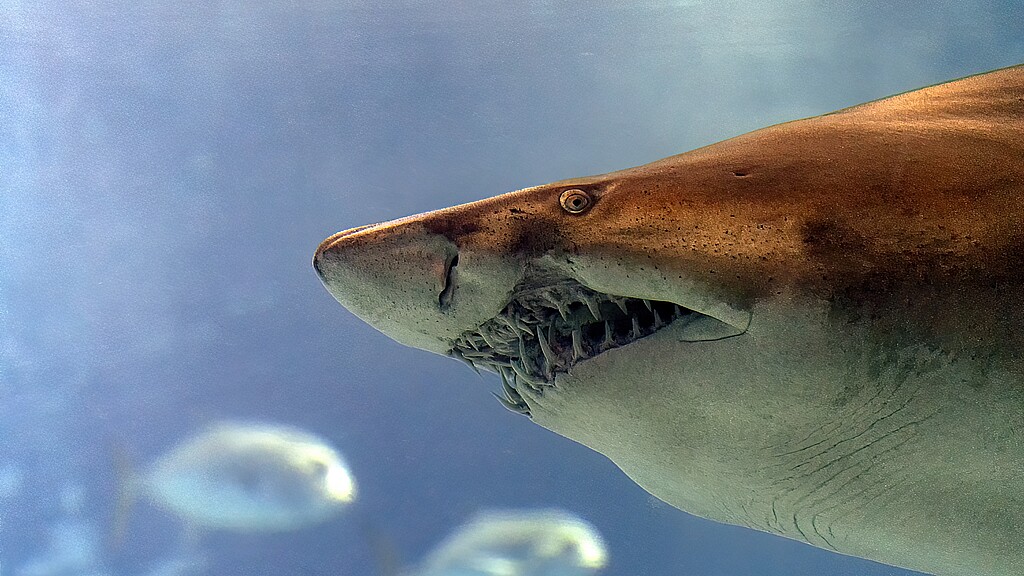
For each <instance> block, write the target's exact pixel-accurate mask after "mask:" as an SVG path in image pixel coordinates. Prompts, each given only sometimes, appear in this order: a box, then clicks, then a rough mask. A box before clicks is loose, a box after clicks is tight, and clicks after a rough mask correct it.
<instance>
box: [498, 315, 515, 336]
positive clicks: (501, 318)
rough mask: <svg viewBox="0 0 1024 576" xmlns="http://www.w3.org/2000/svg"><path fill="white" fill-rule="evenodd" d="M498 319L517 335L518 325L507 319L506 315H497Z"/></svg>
mask: <svg viewBox="0 0 1024 576" xmlns="http://www.w3.org/2000/svg"><path fill="white" fill-rule="evenodd" d="M498 319H499V320H501V321H502V322H504V323H505V325H506V326H508V327H509V328H510V329H511V330H512V332H513V333H514V334H515V335H516V336H518V335H519V327H518V326H516V325H515V324H514V323H513V322H512V321H511V320H509V319H508V317H506V316H498Z"/></svg>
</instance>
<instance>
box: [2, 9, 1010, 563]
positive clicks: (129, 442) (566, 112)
mask: <svg viewBox="0 0 1024 576" xmlns="http://www.w3.org/2000/svg"><path fill="white" fill-rule="evenodd" d="M1022 15H1024V2H1021V1H1019V0H1018V1H1005V0H1004V1H995V0H992V1H978V2H964V1H954V0H941V1H935V2H889V1H866V2H815V1H795V0H781V1H773V2H754V1H728V0H726V1H720V2H712V1H710V0H706V1H699V0H677V1H661V0H657V1H644V2H622V1H606V0H587V1H582V0H580V1H565V2H555V1H541V0H521V1H515V2H510V1H505V0H502V1H498V0H481V1H469V0H449V1H442V0H397V1H379V2H378V1H369V0H367V1H353V0H337V1H330V2H328V1H320V0H308V1H294V2H283V1H277V0H275V1H267V2H244V1H241V0H225V1H203V2H199V1H178V2H155V1H128V0H121V1H105V0H97V1H91V2H86V1H80V2H76V1H72V2H69V1H60V0H50V1H42V0H41V1H32V0H23V1H19V0H0V576H100V575H111V576H113V575H118V576H120V575H131V576H134V575H149V576H158V575H160V576H172V575H186V574H196V575H198V574H211V575H212V574H217V575H234V574H239V575H241V574H246V575H253V574H258V575H264V574H266V575H277V574H282V575H284V574H289V575H300V576H319V575H325V576H326V575H348V574H352V575H363V574H380V573H381V572H382V571H385V568H386V565H387V564H388V562H389V561H394V562H396V563H398V564H400V565H403V566H407V567H410V568H412V567H414V566H415V564H416V563H417V562H418V561H420V560H421V559H422V558H424V557H425V556H426V555H427V554H428V553H429V551H430V550H431V549H433V548H434V547H435V546H436V545H437V544H438V543H439V542H440V541H441V540H442V539H443V538H444V537H445V536H446V535H448V534H450V533H452V532H453V531H454V530H455V529H457V528H458V527H459V526H460V525H463V524H464V523H465V522H466V521H468V520H469V519H470V518H472V517H473V516H474V515H476V514H478V513H480V512H483V511H488V510H495V509H536V508H558V509H562V510H566V511H569V512H571V513H573V514H576V515H578V516H579V517H581V518H584V519H586V520H587V521H588V522H590V523H591V524H592V525H593V526H594V527H595V528H596V529H597V530H598V531H599V532H600V533H601V534H602V535H603V538H604V540H605V543H606V545H607V549H608V555H609V561H608V564H607V566H606V567H605V568H604V569H603V570H602V571H601V572H600V574H606V575H608V576H647V575H650V576H659V575H684V576H689V575H694V576H790V575H836V576H845V575H850V576H853V575H856V576H882V575H886V576H901V575H909V574H913V573H912V572H909V571H906V570H900V569H896V568H892V567H888V566H883V565H880V564H876V563H872V562H869V561H865V560H860V559H856V558H851V557H844V556H839V555H836V554H830V553H828V552H825V551H823V550H820V549H816V548H812V547H810V546H807V545H803V544H799V543H797V542H793V541H788V540H784V539H782V538H779V537H775V536H770V535H766V534H761V533H758V532H754V531H752V530H746V529H741V528H737V527H732V526H724V525H720V524H715V523H712V522H709V521H705V520H702V519H699V518H695V517H693V516H689V515H687V514H685V513H683V512H681V511H678V510H676V509H674V508H671V507H669V506H667V505H665V504H662V503H660V502H659V501H657V500H656V499H654V498H653V497H651V496H649V495H648V494H647V493H645V492H644V491H643V490H642V489H641V488H639V487H638V486H636V485H635V484H634V483H633V482H632V481H630V480H629V479H628V478H627V477H626V476H625V475H624V474H622V473H621V472H620V471H619V470H618V469H617V468H616V467H615V466H614V465H613V464H612V463H611V462H609V461H608V460H607V459H606V458H604V457H603V456H601V455H599V454H597V453H595V452H592V451H590V450H588V449H586V448H584V447H582V446H579V445H577V444H574V443H572V442H571V441H569V440H566V439H563V438H561V437H558V436H556V435H554V434H553V433H550V432H548V431H546V430H544V429H542V428H540V427H538V426H535V425H533V424H531V423H530V422H529V420H528V419H526V418H523V417H519V416H516V415H514V414H512V413H510V412H508V411H506V410H504V409H503V408H502V407H501V406H500V405H499V403H498V402H496V401H495V400H494V399H493V398H492V396H491V391H495V390H497V389H498V388H497V378H496V377H495V376H493V375H485V377H483V378H480V377H478V376H477V375H475V374H473V373H472V372H471V371H469V370H468V369H466V368H465V367H464V366H463V365H461V364H459V363H457V362H453V361H452V360H450V359H446V358H443V357H440V356H435V355H431V354H428V353H426V352H422V351H418V350H413V349H410V348H404V347H402V346H401V345H399V344H397V343H396V342H393V341H391V340H390V339H388V338H387V337H385V336H384V335H382V334H380V333H378V332H376V331H375V330H373V329H372V328H370V327H369V326H368V325H365V324H363V323H362V322H361V321H359V320H358V319H357V318H355V317H354V316H352V315H351V314H350V313H349V312H347V311H346V310H345V309H343V308H342V307H341V306H339V305H338V304H337V303H336V302H335V301H334V300H333V299H332V298H331V296H330V295H329V294H328V293H327V292H326V290H324V289H323V287H322V286H321V284H320V282H319V280H318V279H317V277H316V274H315V273H314V272H313V270H312V268H311V266H310V259H311V257H312V254H313V251H314V249H315V248H316V246H317V245H318V243H319V242H320V241H321V240H322V239H323V238H325V237H326V236H328V235H330V234H332V233H334V232H336V231H338V230H342V229H345V228H349V227H352V226H356V225H360V224H366V223H370V222H378V221H382V220H388V219H392V218H396V217H400V216H404V215H407V214H412V213H417V212H423V211H427V210H432V209H437V208H441V207H444V206H448V205H452V204H457V203H462V202H468V201H472V200H477V199H480V198H484V197H488V196H492V195H495V194H498V193H501V192H506V191H511V190H515V189H519V188H523V187H527V186H532V185H537V184H542V183H546V182H550V181H556V180H561V179H564V178H570V177H575V176H583V175H587V174H597V173H603V172H609V171H613V170H618V169H621V168H626V167H630V166H634V165H638V164H643V163H646V162H649V161H652V160H656V159H659V158H662V157H664V156H668V155H672V154H676V153H680V152H684V151H687V150H690V149H692V148H696V147H699V146H703V145H706V144H710V143H713V142H716V141H718V140H722V139H725V138H728V137H731V136H735V135H738V134H741V133H744V132H747V131H750V130H753V129H756V128H760V127H763V126H766V125H769V124H773V123H777V122H782V121H786V120H791V119H796V118H801V117H806V116H810V115H816V114H821V113H824V112H829V111H832V110H835V109H838V108H842V107H845V106H850V105H853V104H858V103H861V102H864V101H868V100H872V99H876V98H880V97H884V96H887V95H890V94H893V93H898V92H902V91H906V90H911V89H915V88H918V87H921V86H925V85H929V84H934V83H938V82H942V81H945V80H950V79H953V78H957V77H961V76H965V75H969V74H974V73H980V72H984V71H988V70H991V69H994V68H999V67H1003V66H1009V65H1012V64H1017V63H1020V62H1022V61H1024V16H1022ZM222 420H242V421H249V422H268V423H279V424H283V425H289V426H295V427H299V428H301V429H303V430H307V431H309V432H311V433H313V434H316V435H318V436H319V437H321V438H323V439H325V440H326V441H328V442H330V443H331V444H332V445H333V446H335V447H336V448H337V449H338V450H339V451H340V452H341V453H342V454H343V455H344V458H345V460H346V462H347V464H348V466H349V467H350V469H351V473H352V475H353V476H354V477H355V479H356V482H357V485H358V494H357V496H356V498H355V501H354V502H353V503H352V504H351V505H349V506H348V507H346V508H345V509H344V510H343V511H341V513H339V514H337V515H336V516H334V517H332V518H330V519H328V520H326V521H324V522H322V523H315V524H312V525H308V526H304V527H301V528H299V529H296V530H292V531H286V532H281V533H270V534H267V533H239V532H234V531H204V530H201V529H197V528H195V527H194V526H189V525H188V524H189V523H188V522H187V521H186V519H182V518H179V517H176V516H175V515H173V514H170V513H168V512H167V511H164V510H161V509H159V508H158V507H156V506H153V505H152V503H150V502H146V501H144V500H143V501H139V502H137V503H136V505H135V506H133V507H132V510H131V516H130V518H129V522H128V525H127V531H126V533H125V534H124V535H123V538H121V540H122V541H119V542H113V541H112V538H111V534H112V531H113V530H114V527H113V524H114V522H115V519H114V517H115V509H116V508H117V503H118V499H119V498H120V497H122V496H123V491H124V467H125V465H124V461H125V460H127V461H130V462H133V463H134V465H135V466H136V467H140V468H141V467H144V466H145V464H146V463H148V462H151V461H153V460H154V459H156V458H158V457H159V456H160V455H162V454H165V453H166V452H167V451H168V450H169V449H170V448H171V447H172V446H174V445H176V444H177V443H179V442H181V441H182V440H183V439H184V438H187V437H190V436H192V435H194V434H195V433H197V432H198V431H199V430H202V429H203V428H204V427H207V426H209V425H211V424H212V423H215V422H218V421H222ZM893 521H894V522H898V521H899V519H898V518H894V519H893ZM394 556H397V558H395V557H394Z"/></svg>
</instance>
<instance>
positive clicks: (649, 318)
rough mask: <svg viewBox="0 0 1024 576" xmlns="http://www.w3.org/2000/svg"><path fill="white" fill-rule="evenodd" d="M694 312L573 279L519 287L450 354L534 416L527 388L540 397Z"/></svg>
mask: <svg viewBox="0 0 1024 576" xmlns="http://www.w3.org/2000/svg"><path fill="white" fill-rule="evenodd" d="M692 314H696V312H693V311H692V310H689V309H687V308H683V307H680V306H679V305H677V304H674V303H672V302H662V301H657V300H642V299H639V298H629V297H624V296H614V295H610V294H602V293H600V292H595V291H593V290H591V289H589V288H587V287H585V286H583V285H581V284H579V283H577V282H571V281H570V282H562V283H556V284H549V285H545V286H520V287H517V289H516V290H515V291H514V297H513V298H512V301H511V302H510V303H509V304H508V305H507V306H506V307H505V309H504V310H503V311H502V312H501V314H499V315H498V316H496V317H495V318H493V319H491V320H489V321H487V322H485V323H484V324H482V325H481V326H479V327H478V328H477V329H475V330H470V331H468V332H466V333H464V334H462V335H461V336H459V337H458V338H457V339H456V340H455V342H453V343H452V348H451V350H450V351H449V355H450V356H452V357H453V358H456V359H458V360H461V361H462V362H464V363H466V364H467V365H469V366H470V367H471V368H473V369H474V370H476V371H479V370H480V369H484V370H488V371H491V372H496V373H498V374H499V375H501V378H502V394H500V395H499V394H495V396H497V397H498V399H499V400H500V401H501V403H502V405H504V406H505V407H506V408H508V409H509V410H512V411H513V412H516V413H518V414H526V415H529V407H528V406H527V404H526V402H525V401H524V400H523V397H522V395H521V394H519V392H517V390H519V389H521V387H523V386H525V387H527V388H529V390H530V391H531V392H534V393H542V392H543V389H544V388H545V387H547V386H552V385H553V384H554V381H555V378H556V377H557V376H558V374H561V373H565V372H569V371H570V370H571V369H572V367H573V366H575V365H576V364H578V363H580V362H583V361H585V360H587V359H588V358H592V357H593V356H595V355H597V354H600V353H602V352H605V351H607V350H610V349H612V348H617V347H620V346H625V345H626V344H629V343H630V342H634V341H636V340H639V339H641V338H645V337H647V336H650V335H651V334H653V333H654V332H656V331H658V330H660V329H661V328H664V327H665V326H668V325H669V324H671V323H672V322H673V321H675V320H677V319H679V318H681V317H683V316H689V315H692Z"/></svg>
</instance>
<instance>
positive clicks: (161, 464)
mask: <svg viewBox="0 0 1024 576" xmlns="http://www.w3.org/2000/svg"><path fill="white" fill-rule="evenodd" d="M124 486H125V488H124V489H123V490H122V497H121V498H120V501H121V503H120V505H119V511H118V514H117V519H116V520H115V529H114V534H115V535H116V536H118V537H117V538H115V541H117V540H119V539H120V535H123V532H124V529H125V524H126V519H127V510H128V508H129V506H130V503H131V501H133V500H134V499H135V498H136V496H143V497H146V498H147V499H148V500H150V501H152V502H153V503H154V504H156V505H157V506H159V507H161V508H163V509H165V510H167V511H169V512H171V513H173V514H175V515H177V516H179V517H180V518H182V519H183V520H185V521H186V522H188V523H189V524H191V525H193V526H196V527H198V528H207V529H222V530H234V531H280V530H291V529H295V528H299V527H302V526H305V525H309V524H313V523H316V522H320V521H323V520H326V519H327V518H329V517H331V516H332V515H333V514H335V513H336V512H338V511H339V510H340V509H341V508H342V507H343V506H344V505H345V504H348V503H350V502H352V500H353V499H354V498H355V492H356V490H355V481H354V480H353V478H352V475H351V473H350V472H349V470H348V467H347V466H346V465H345V462H344V460H343V459H342V458H341V455H340V454H338V452H337V451H336V450H335V449H334V448H332V447H331V446H330V445H329V444H328V443H327V442H326V441H325V440H323V439H322V438H319V437H317V436H315V435H313V434H310V433H308V432H304V431H302V430H298V429H296V428H292V427H287V426H280V425H271V424H254V423H238V422H222V423H219V424H216V425H214V426H211V427H210V428H208V429H207V430H205V431H204V432H202V433H200V434H198V435H196V436H193V437H191V438H189V439H187V440H185V441H184V442H182V443H181V444H179V445H177V446H175V447H174V448H172V449H171V450H170V451H169V452H168V453H167V454H165V455H163V456H161V457H160V458H158V459H157V460H156V461H155V462H153V463H152V464H151V465H150V466H149V468H148V469H147V470H145V472H144V473H143V474H142V475H140V476H134V477H132V478H130V480H129V481H128V482H125V483H124Z"/></svg>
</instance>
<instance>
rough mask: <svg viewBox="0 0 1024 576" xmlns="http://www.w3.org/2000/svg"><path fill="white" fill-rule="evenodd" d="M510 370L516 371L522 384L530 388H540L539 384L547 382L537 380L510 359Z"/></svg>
mask: <svg viewBox="0 0 1024 576" xmlns="http://www.w3.org/2000/svg"><path fill="white" fill-rule="evenodd" d="M512 371H513V372H515V373H516V376H517V377H518V378H519V379H520V380H522V381H523V383H524V384H526V385H527V386H529V387H530V388H532V389H533V390H537V391H539V390H540V387H541V386H545V385H546V384H547V382H544V381H543V380H538V379H537V378H536V377H534V376H533V375H532V374H530V373H529V372H527V371H526V368H525V367H523V366H522V365H520V363H519V362H516V361H515V360H513V361H512Z"/></svg>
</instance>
